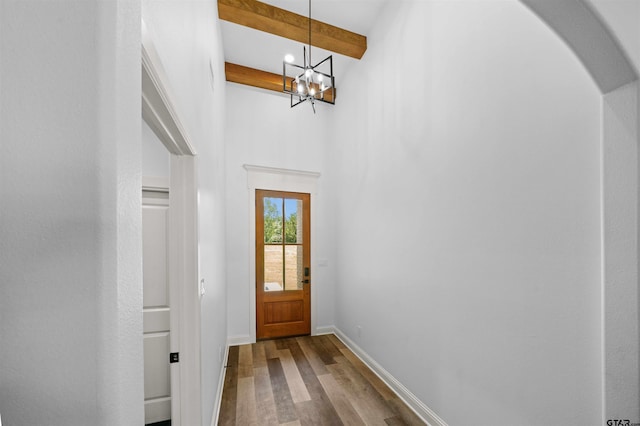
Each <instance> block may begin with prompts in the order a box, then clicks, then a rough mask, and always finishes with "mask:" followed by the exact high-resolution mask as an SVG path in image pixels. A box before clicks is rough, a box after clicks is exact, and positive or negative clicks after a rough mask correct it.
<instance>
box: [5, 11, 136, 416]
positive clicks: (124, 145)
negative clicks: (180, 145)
mask: <svg viewBox="0 0 640 426" xmlns="http://www.w3.org/2000/svg"><path fill="white" fill-rule="evenodd" d="M0 7H1V12H0V31H1V33H0V58H1V64H0V70H1V73H2V74H1V80H0V93H1V95H0V108H1V109H0V120H1V121H0V132H1V134H0V140H1V143H2V151H3V154H2V156H1V158H0V173H1V174H0V194H1V195H2V203H1V205H2V207H1V208H0V216H1V217H0V342H2V343H1V344H0V354H1V356H2V360H3V365H2V368H0V412H2V420H3V422H4V424H6V425H9V426H11V425H44V424H47V425H52V426H53V425H78V426H81V425H87V424H94V425H117V424H142V422H143V410H142V405H141V403H140V401H141V400H142V398H143V378H142V369H141V368H140V365H141V362H142V341H141V339H140V335H141V332H142V317H141V315H140V306H141V303H142V284H141V278H142V269H141V265H140V262H139V259H140V256H141V248H140V238H141V228H140V195H139V194H140V192H139V188H140V175H139V172H140V143H139V135H140V108H141V107H140V4H139V2H136V1H123V2H119V3H115V2H94V1H87V2H81V3H79V2H52V3H33V2H22V1H5V2H2V5H1V6H0ZM105 64H109V66H105Z"/></svg>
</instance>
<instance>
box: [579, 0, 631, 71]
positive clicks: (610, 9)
mask: <svg viewBox="0 0 640 426" xmlns="http://www.w3.org/2000/svg"><path fill="white" fill-rule="evenodd" d="M588 2H589V4H591V6H593V8H594V9H595V10H596V11H597V13H598V14H599V15H600V17H601V18H602V19H603V20H604V22H605V23H606V24H607V25H608V27H609V29H610V30H611V32H612V33H613V35H614V36H615V37H616V38H617V39H618V41H619V42H620V45H621V47H622V48H623V49H624V50H625V53H626V54H627V56H628V58H629V60H630V61H631V63H632V64H633V65H634V66H635V68H636V72H638V71H640V25H638V22H640V2H638V1H636V0H615V1H611V0H588Z"/></svg>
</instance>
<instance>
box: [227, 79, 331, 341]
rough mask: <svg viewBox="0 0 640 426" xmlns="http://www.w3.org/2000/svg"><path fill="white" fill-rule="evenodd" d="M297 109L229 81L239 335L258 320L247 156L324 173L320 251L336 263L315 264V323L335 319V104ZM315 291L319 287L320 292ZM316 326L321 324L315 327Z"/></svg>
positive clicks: (316, 238) (234, 311)
mask: <svg viewBox="0 0 640 426" xmlns="http://www.w3.org/2000/svg"><path fill="white" fill-rule="evenodd" d="M317 110H318V113H317V114H315V115H314V114H313V111H312V110H311V105H308V104H303V105H299V106H297V107H295V108H293V109H291V108H290V107H289V98H287V97H285V96H282V95H277V94H274V93H267V92H263V91H259V90H256V89H250V88H247V87H243V86H239V85H236V84H231V83H229V84H228V85H227V104H226V111H227V127H226V141H227V147H226V154H227V155H226V162H227V230H228V231H227V260H228V267H227V271H228V282H229V287H228V289H227V291H228V298H227V301H228V308H227V309H228V321H229V324H228V333H229V337H230V338H231V339H234V341H249V339H250V336H251V330H252V329H254V330H255V324H252V323H251V321H250V313H251V310H254V309H255V307H254V306H251V303H250V289H251V286H252V285H255V277H250V276H249V259H250V250H255V245H251V244H250V243H249V241H250V238H249V224H250V220H252V218H249V205H248V199H249V197H248V189H247V171H246V170H245V169H244V168H243V167H242V166H243V165H244V164H250V165H257V166H266V167H277V168H284V169H293V170H303V171H311V172H319V173H321V176H320V178H319V179H318V195H317V197H316V198H314V199H312V200H311V202H312V203H314V204H315V205H316V206H318V216H317V217H313V218H312V220H313V226H314V230H315V233H313V234H312V235H311V239H312V241H313V243H312V244H313V246H312V247H313V248H314V249H315V250H316V253H315V256H316V258H317V259H326V260H327V261H328V266H326V267H324V266H322V267H319V266H318V265H312V268H314V269H313V271H312V274H313V283H312V285H313V286H314V288H315V290H314V291H315V296H316V297H315V300H312V309H313V308H316V313H315V315H316V323H315V324H313V325H312V326H313V327H316V328H317V327H323V326H331V325H333V319H334V314H333V306H334V293H333V291H334V288H333V279H332V271H333V262H334V261H335V257H334V253H333V250H331V244H332V241H333V229H334V227H333V226H332V224H331V223H330V222H329V220H330V217H329V212H330V211H331V209H332V208H333V205H332V202H331V198H330V197H331V195H330V191H328V190H327V187H326V180H325V177H324V173H325V172H326V164H327V161H328V160H326V159H325V147H326V145H327V144H328V143H330V141H329V131H328V129H329V126H330V123H331V120H332V117H331V116H332V110H331V108H330V107H329V106H326V105H318V106H317ZM312 294H313V293H312ZM312 332H313V331H312Z"/></svg>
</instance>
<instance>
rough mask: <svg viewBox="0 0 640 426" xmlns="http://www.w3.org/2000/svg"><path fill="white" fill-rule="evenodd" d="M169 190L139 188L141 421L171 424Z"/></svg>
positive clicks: (147, 423) (146, 423)
mask: <svg viewBox="0 0 640 426" xmlns="http://www.w3.org/2000/svg"><path fill="white" fill-rule="evenodd" d="M168 262H169V189H168V188H166V189H158V190H148V189H147V190H145V188H144V187H143V191H142V267H143V309H142V316H143V342H144V422H145V425H149V424H158V423H160V422H163V424H167V425H169V424H171V399H172V398H171V396H172V394H171V370H170V366H169V352H170V348H171V338H172V337H173V336H172V332H171V314H172V313H171V305H172V303H171V296H170V286H169V283H170V281H169V264H168Z"/></svg>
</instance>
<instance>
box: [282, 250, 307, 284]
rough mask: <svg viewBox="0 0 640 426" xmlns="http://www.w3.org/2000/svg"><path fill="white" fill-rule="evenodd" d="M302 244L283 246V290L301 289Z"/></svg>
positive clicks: (302, 269) (302, 268)
mask: <svg viewBox="0 0 640 426" xmlns="http://www.w3.org/2000/svg"><path fill="white" fill-rule="evenodd" d="M303 262H304V257H303V250H302V246H292V245H287V246H285V251H284V264H285V269H284V284H285V290H302V280H303V279H304V278H303V271H304V266H303V265H304V263H303Z"/></svg>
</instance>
